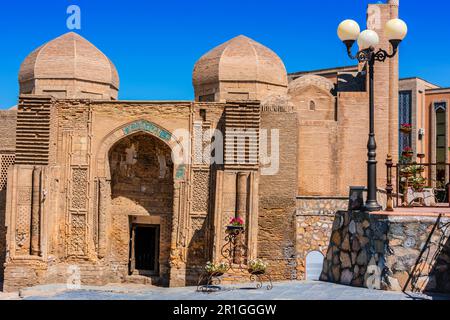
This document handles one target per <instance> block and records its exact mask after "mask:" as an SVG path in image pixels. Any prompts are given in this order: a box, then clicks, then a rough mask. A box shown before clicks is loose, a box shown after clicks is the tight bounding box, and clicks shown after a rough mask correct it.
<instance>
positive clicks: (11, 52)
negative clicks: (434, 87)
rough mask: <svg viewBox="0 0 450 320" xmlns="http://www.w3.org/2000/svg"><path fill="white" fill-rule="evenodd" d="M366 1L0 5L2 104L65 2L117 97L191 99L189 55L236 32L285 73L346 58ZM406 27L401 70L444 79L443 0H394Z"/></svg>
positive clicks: (448, 62) (447, 68) (87, 0)
mask: <svg viewBox="0 0 450 320" xmlns="http://www.w3.org/2000/svg"><path fill="white" fill-rule="evenodd" d="M374 2H376V1H369V0H321V1H319V0H314V1H311V0H227V1H224V0H165V1H154V0H127V1H125V0H109V1H106V0H58V1H54V0H33V1H32V0H26V1H2V3H1V4H0V32H1V43H2V47H1V50H0V109H5V108H8V107H11V106H13V105H15V104H16V102H17V96H18V84H17V73H18V70H19V67H20V64H21V62H22V60H23V59H24V58H25V57H26V56H27V54H28V53H29V52H31V51H32V50H34V49H35V48H36V47H38V46H40V45H41V44H43V43H45V42H47V41H49V40H51V39H53V38H55V37H57V36H59V35H61V34H63V33H66V32H68V31H69V30H68V29H67V27H66V19H67V17H68V15H67V14H66V10H67V7H68V6H69V5H72V4H75V5H78V6H80V8H81V14H82V16H81V18H82V21H81V23H82V25H81V30H80V31H79V33H80V34H81V35H82V36H83V37H85V38H87V39H88V40H89V41H91V42H92V43H94V44H95V45H96V46H97V47H98V48H99V49H101V50H102V51H103V52H104V53H105V54H106V55H108V56H109V58H110V59H111V60H112V61H113V62H114V63H115V65H116V67H117V69H118V71H119V75H120V79H121V88H120V99H123V100H130V99H142V100H146V99H154V100H191V99H193V89H192V84H191V83H192V81H191V74H192V69H193V66H194V63H195V62H196V61H197V60H198V59H199V58H200V57H201V56H202V55H203V54H204V53H205V52H207V51H208V50H210V49H211V48H213V47H215V46H217V45H219V44H220V43H222V42H225V41H227V40H229V39H230V38H232V37H234V36H237V35H239V34H245V35H247V36H249V37H251V38H253V39H255V40H257V41H259V42H261V43H262V44H264V45H266V46H268V47H270V48H271V49H273V50H274V51H275V52H277V53H278V55H279V56H280V57H281V58H282V59H283V61H284V62H285V64H286V68H287V69H288V71H289V72H295V71H303V70H309V69H321V68H328V67H335V66H345V65H350V64H353V62H352V61H351V60H349V59H348V57H347V56H346V54H345V50H344V47H343V45H342V43H340V41H339V39H338V38H337V36H336V27H337V25H338V23H339V22H340V21H341V20H343V19H346V18H352V19H355V20H357V21H358V22H359V23H360V24H361V26H365V12H366V6H367V4H368V3H374ZM400 4H401V13H400V15H401V18H402V19H404V20H405V21H406V22H407V23H408V25H409V35H408V37H407V39H406V40H405V42H404V43H403V44H402V49H401V63H400V72H401V76H402V77H410V76H420V77H423V78H425V79H427V80H429V81H431V82H434V83H436V84H438V85H441V86H450V57H449V50H450V24H448V12H449V10H450V3H449V2H448V1H446V0H429V1H416V0H401V1H400Z"/></svg>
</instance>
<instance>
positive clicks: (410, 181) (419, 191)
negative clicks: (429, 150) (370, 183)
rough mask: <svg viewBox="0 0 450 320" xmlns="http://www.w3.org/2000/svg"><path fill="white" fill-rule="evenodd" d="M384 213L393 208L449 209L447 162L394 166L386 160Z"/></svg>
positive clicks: (448, 169) (449, 178) (449, 184)
mask: <svg viewBox="0 0 450 320" xmlns="http://www.w3.org/2000/svg"><path fill="white" fill-rule="evenodd" d="M386 169H387V170H386V172H387V184H386V193H387V210H388V211H392V210H393V208H394V207H450V201H449V190H450V189H449V188H450V182H449V181H450V163H420V162H419V163H417V162H409V163H394V162H393V160H392V157H390V156H388V158H387V160H386Z"/></svg>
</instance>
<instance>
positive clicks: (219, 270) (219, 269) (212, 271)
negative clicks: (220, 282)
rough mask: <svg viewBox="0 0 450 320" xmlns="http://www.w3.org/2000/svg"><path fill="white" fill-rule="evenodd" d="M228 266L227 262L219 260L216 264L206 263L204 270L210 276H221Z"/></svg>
mask: <svg viewBox="0 0 450 320" xmlns="http://www.w3.org/2000/svg"><path fill="white" fill-rule="evenodd" d="M229 268H230V267H229V266H228V264H227V263H224V262H220V263H218V264H215V263H212V262H209V261H208V263H207V264H206V267H205V271H206V272H207V273H208V274H209V275H210V276H211V277H221V276H223V274H224V273H225V272H227V271H228V269H229Z"/></svg>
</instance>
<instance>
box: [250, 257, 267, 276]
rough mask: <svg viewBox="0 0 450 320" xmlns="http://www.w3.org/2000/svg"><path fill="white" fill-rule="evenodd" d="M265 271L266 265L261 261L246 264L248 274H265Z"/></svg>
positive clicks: (256, 260)
mask: <svg viewBox="0 0 450 320" xmlns="http://www.w3.org/2000/svg"><path fill="white" fill-rule="evenodd" d="M266 270H267V263H266V262H264V261H262V260H261V259H255V260H251V261H250V262H249V263H248V272H249V273H251V274H254V275H261V274H265V273H266Z"/></svg>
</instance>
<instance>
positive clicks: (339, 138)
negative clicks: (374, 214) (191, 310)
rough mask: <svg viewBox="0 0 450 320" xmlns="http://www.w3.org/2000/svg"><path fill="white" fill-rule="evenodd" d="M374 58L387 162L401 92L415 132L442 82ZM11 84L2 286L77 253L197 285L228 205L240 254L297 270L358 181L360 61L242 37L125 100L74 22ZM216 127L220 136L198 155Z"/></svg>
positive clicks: (55, 278) (112, 268)
mask: <svg viewBox="0 0 450 320" xmlns="http://www.w3.org/2000/svg"><path fill="white" fill-rule="evenodd" d="M368 10H369V12H370V11H373V10H379V12H380V17H381V23H380V26H384V24H385V23H386V22H387V21H388V20H390V19H392V18H396V17H397V16H398V4H397V3H396V2H395V1H388V3H387V4H375V5H369V9H368ZM368 28H371V29H375V28H377V25H376V24H372V22H371V21H370V20H369V21H368ZM379 34H380V35H381V34H382V32H379ZM388 45H389V43H388V41H387V39H386V38H383V37H382V38H381V42H380V46H382V47H384V48H387V47H388ZM376 68H377V70H376V79H375V81H376V101H375V103H376V128H377V133H376V134H377V142H378V155H379V160H380V162H383V160H384V157H385V155H387V154H392V155H393V156H394V159H396V158H397V155H398V150H399V139H400V138H399V90H401V95H400V96H401V97H403V94H406V93H405V92H410V97H411V98H410V100H408V101H409V102H410V104H409V109H407V108H406V109H407V110H411V111H410V113H411V115H412V116H411V117H412V118H411V120H414V121H415V122H414V130H413V134H415V132H416V131H417V130H419V129H420V128H422V127H423V128H426V123H427V121H428V120H427V118H426V114H428V113H427V110H428V109H429V107H430V104H433V105H434V106H435V105H436V103H437V102H435V101H439V103H442V101H444V100H445V99H447V98H445V97H448V96H445V94H446V93H447V91H448V90H446V89H439V88H437V87H436V86H433V85H431V84H428V83H426V82H424V81H422V80H420V79H408V80H403V81H400V82H399V79H398V58H395V59H392V60H391V61H390V62H389V63H384V64H378V65H377V66H376ZM19 82H20V98H19V102H18V106H17V109H15V110H8V111H0V127H1V128H2V129H3V130H2V131H3V134H2V135H1V136H0V162H1V165H0V264H1V265H2V266H4V268H2V269H1V271H0V277H3V278H4V289H5V290H14V289H17V288H21V287H25V286H30V285H35V284H40V283H52V282H65V281H67V279H68V277H69V276H70V275H71V272H70V270H71V267H72V266H77V268H79V272H80V275H81V281H82V282H83V283H86V284H106V283H111V282H127V281H129V282H135V281H144V280H143V279H146V280H145V281H147V282H151V283H155V284H159V285H164V286H184V285H189V284H193V283H196V281H197V279H198V275H199V273H200V272H201V270H202V269H203V268H204V266H205V264H206V262H207V261H217V260H219V259H220V250H221V247H222V244H223V241H224V240H223V239H224V237H225V227H226V225H227V224H228V223H229V221H230V219H231V218H232V217H235V216H239V217H241V218H243V219H244V220H245V224H246V237H245V241H246V244H247V246H248V257H247V258H248V259H253V258H262V259H264V260H266V261H267V262H268V263H269V265H270V270H271V272H272V275H273V276H274V278H275V279H305V277H306V274H305V272H306V264H307V256H308V254H309V253H311V252H322V253H324V254H325V253H326V250H327V248H328V243H329V239H330V234H331V228H332V224H333V220H334V213H335V212H336V211H337V210H340V209H346V207H347V202H348V201H347V199H348V191H349V186H351V185H365V184H366V181H365V180H366V164H365V161H366V142H367V136H366V134H365V132H367V131H368V128H367V123H368V115H369V113H368V108H367V106H368V92H367V90H366V73H365V66H364V65H360V66H356V67H347V68H336V69H330V70H321V71H314V72H304V73H293V74H290V75H288V74H287V71H286V69H285V66H284V64H283V62H282V60H281V59H280V58H279V57H278V56H277V55H276V54H275V53H274V52H273V51H272V50H270V49H268V48H267V47H265V46H263V45H261V44H259V43H258V42H256V41H254V40H252V39H249V38H247V37H245V36H238V37H236V38H234V39H231V40H230V41H228V42H226V43H224V44H222V45H220V46H219V47H217V48H215V49H213V50H211V51H210V52H208V53H207V54H205V55H204V56H203V57H202V58H201V59H200V60H199V61H198V62H197V63H196V65H195V68H194V72H193V85H194V91H195V101H183V102H180V101H121V100H119V99H118V94H119V73H118V72H117V70H116V68H115V67H114V64H113V63H112V62H111V61H110V60H109V59H108V58H107V57H106V56H105V55H104V54H103V53H102V52H101V51H100V50H99V49H97V48H96V47H95V46H94V45H92V44H91V43H89V42H88V41H87V40H85V39H84V38H82V37H81V36H79V35H77V34H75V33H68V34H65V35H63V36H61V37H59V38H57V39H55V40H52V41H50V42H48V43H47V44H44V45H43V46H41V47H40V48H38V49H36V50H35V51H33V52H32V53H31V54H30V55H29V56H28V57H27V58H26V59H25V61H24V62H23V64H22V66H21V69H20V73H19ZM399 83H400V84H399ZM168 98H170V97H168ZM434 99H438V100H434ZM445 101H447V100H445ZM439 106H441V105H439ZM440 108H441V107H440ZM420 110H422V111H420ZM439 110H441V109H439ZM444 110H445V112H446V110H447V109H446V105H445V107H444ZM446 114H447V113H446ZM433 119H434V118H433ZM446 119H448V116H447V118H446ZM411 122H412V121H411ZM423 123H424V125H422V124H423ZM426 130H433V129H432V128H431V129H426ZM215 132H219V133H220V134H221V136H222V137H223V139H222V140H223V141H222V142H223V143H222V144H221V147H218V148H216V149H215V150H214V152H209V153H207V154H208V156H205V148H208V145H209V144H210V143H211V142H217V141H218V140H220V139H219V138H218V136H215V134H214V133H215ZM186 133H187V134H186ZM411 137H413V136H411ZM447 139H448V138H447ZM410 140H411V141H410V143H411V145H413V146H414V147H415V148H416V147H417V148H419V147H420V143H419V142H417V141H416V140H415V139H412V138H411V139H410ZM239 148H241V149H239ZM242 148H243V149H242ZM424 148H425V149H424V150H425V152H427V153H428V154H431V157H433V154H435V153H433V150H432V149H426V148H429V145H428V144H426V143H425V144H424ZM239 150H241V151H242V150H244V152H241V153H239ZM174 154H176V157H174V156H173V155H174ZM438 154H439V153H438ZM446 154H447V153H446ZM209 156H213V157H215V158H216V160H217V159H221V158H223V161H214V162H212V161H210V160H211V159H210V157H209ZM180 159H182V161H180ZM378 180H379V181H378V182H379V186H380V187H383V186H384V185H385V169H384V168H383V166H379V177H378ZM380 197H381V198H382V194H381V195H380ZM68 270H69V271H68Z"/></svg>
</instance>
